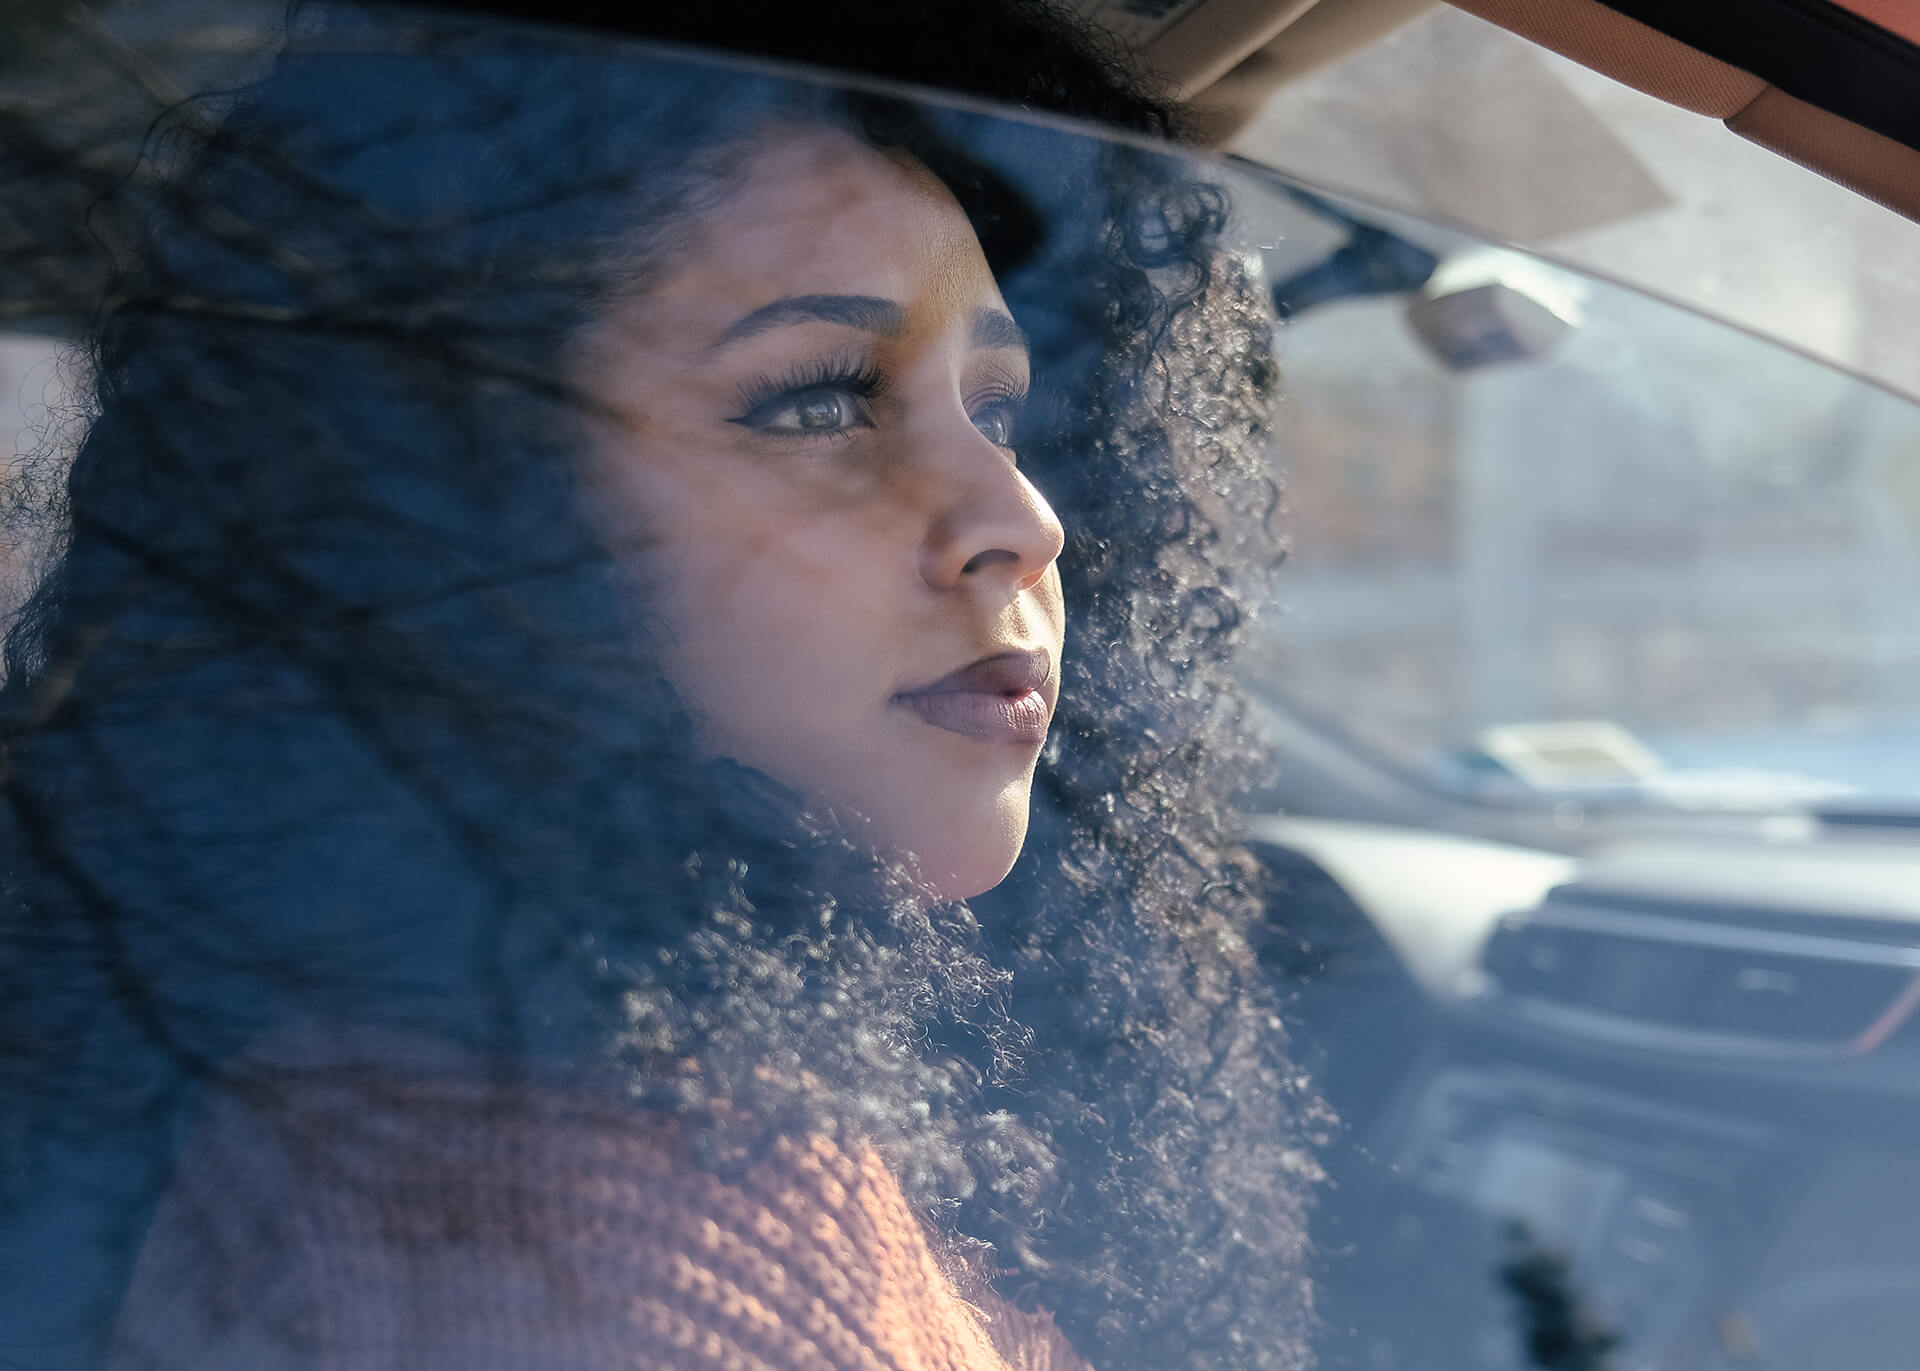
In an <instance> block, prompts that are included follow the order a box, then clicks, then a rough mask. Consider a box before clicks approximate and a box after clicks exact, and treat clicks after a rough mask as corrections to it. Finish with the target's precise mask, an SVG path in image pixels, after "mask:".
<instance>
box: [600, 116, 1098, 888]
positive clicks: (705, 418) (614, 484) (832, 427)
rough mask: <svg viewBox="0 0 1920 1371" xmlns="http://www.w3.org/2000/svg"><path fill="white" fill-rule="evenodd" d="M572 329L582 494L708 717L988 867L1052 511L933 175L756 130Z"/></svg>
mask: <svg viewBox="0 0 1920 1371" xmlns="http://www.w3.org/2000/svg"><path fill="white" fill-rule="evenodd" d="M582 356H583V361H582V363H581V379H582V380H583V381H584V383H585V384H586V385H587V386H588V387H589V388H590V389H591V391H592V392H593V393H594V394H595V395H596V396H597V397H598V398H599V399H600V400H601V401H603V402H604V403H606V404H607V405H608V406H610V408H611V410H612V412H613V413H615V414H617V415H618V416H619V420H618V422H612V421H608V422H605V423H603V424H601V425H600V427H599V429H598V431H597V433H596V437H595V441H594V445H593V450H592V454H591V457H590V460H589V464H588V466H589V478H590V481H589V483H590V486H591V488H592V490H593V493H594V497H595V499H596V505H597V508H596V511H595V513H596V516H597V517H598V518H599V519H600V520H601V521H602V523H603V526H604V527H605V528H606V530H607V532H608V534H609V536H610V537H611V538H612V539H613V540H614V543H615V546H616V547H619V548H621V549H622V550H623V555H625V556H627V557H629V559H630V562H631V564H632V567H633V569H634V571H635V572H636V573H637V575H638V583H639V585H640V586H641V588H642V589H641V593H642V594H644V596H645V598H646V602H647V604H648V607H649V609H650V611H652V612H653V613H654V614H656V615H657V616H658V617H659V619H660V620H661V621H663V623H664V626H665V629H666V638H667V642H666V647H665V651H666V654H667V670H668V674H669V676H670V678H671V679H672V681H673V683H674V685H675V687H676V688H677V689H678V690H679V692H680V693H681V695H682V696H683V697H684V698H685V699H686V701H687V702H688V704H689V705H690V706H691V707H692V708H693V709H694V710H695V712H696V713H697V714H698V715H699V716H700V718H701V719H702V721H703V726H704V728H705V730H706V734H707V737H706V741H707V744H708V745H709V746H710V747H711V748H712V749H713V750H714V751H715V752H716V753H718V754H720V755H725V756H730V757H733V758H735V759H737V760H739V761H742V762H744V763H747V764H748V765H751V766H755V767H758V768H760V769H761V770H763V771H765V772H767V773H769V774H770V775H772V776H773V777H774V778H775V779H777V780H780V781H782V782H784V783H785V784H787V785H789V786H792V787H793V788H795V789H796V790H799V791H802V792H804V793H805V794H807V795H808V796H810V797H811V798H812V799H814V800H815V801H816V802H819V803H824V804H826V805H828V806H831V807H832V808H833V809H834V810H835V812H836V813H837V814H839V816H840V817H841V818H842V819H843V820H844V821H846V822H848V823H849V825H850V826H852V827H856V828H860V829H862V830H863V831H865V832H866V833H867V834H868V835H869V837H870V838H871V840H872V841H873V842H874V843H875V844H876V845H878V846H880V847H882V848H886V849H891V850H899V851H906V852H911V853H912V854H913V855H914V857H915V858H916V859H917V861H918V863H919V866H920V869H921V872H922V874H923V875H924V876H925V877H926V879H927V880H928V881H930V882H931V883H932V884H933V885H934V887H935V888H936V889H938V890H939V891H940V892H941V893H943V894H945V895H947V896H950V897H954V898H959V897H964V896H967V895H973V894H978V893H979V892H981V891H983V890H986V889H989V888H990V887H992V886H993V885H995V884H997V883H998V882H999V881H1000V880H1001V879H1002V878H1003V877H1004V876H1005V875H1006V873H1007V871H1008V870H1009V868H1010V867H1011V866H1012V864H1013V861H1014V859H1015V858H1016V857H1017V856H1018V855H1019V852H1020V846H1021V844H1022V842H1023V841H1024V840H1025V837H1026V830H1027V807H1028V797H1029V792H1030V790H1031V787H1032V781H1033V770H1034V764H1035V762H1036V760H1037V759H1038V756H1039V752H1040V747H1041V744H1042V743H1043V741H1044V740H1045V736H1046V730H1047V724H1048V721H1049V720H1050V718H1051V716H1052V712H1053V705H1054V700H1055V696H1056V692H1057V689H1058V682H1059V678H1060V677H1059V673H1060V654H1061V648H1062V639H1063V633H1064V612H1063V608H1062V603H1061V591H1060V578H1059V574H1058V571H1057V570H1056V568H1055V565H1054V559H1055V558H1056V557H1057V556H1058V555H1059V552H1060V548H1061V542H1062V534H1061V529H1060V524H1059V521H1058V520H1057V519H1056V518H1055V517H1054V514H1053V511H1052V510H1051V509H1049V508H1048V506H1047V504H1046V501H1045V500H1043V499H1042V498H1041V496H1040V494H1039V492H1038V491H1036V490H1035V489H1034V488H1033V487H1032V485H1030V484H1029V483H1028V482H1027V480H1026V478H1025V477H1024V476H1023V475H1022V474H1021V472H1020V471H1019V469H1018V468H1017V466H1016V465H1015V458H1014V445H1015V442H1016V435H1015V434H1014V432H1013V421H1014V416H1015V414H1016V412H1017V410H1018V408H1019V402H1020V400H1021V399H1022V398H1023V397H1024V395H1025V393H1026V389H1027V384H1028V364H1027V353H1026V348H1025V345H1024V342H1023V340H1022V339H1021V336H1020V332H1019V330H1018V329H1017V328H1016V327H1015V326H1014V323H1013V321H1012V319H1011V318H1009V317H1008V316H1007V313H1006V306H1005V304H1004V302H1003V301H1002V300H1001V297H1000V292H999V289H998V287H997V286H996V285H995V283H994V279H993V275H992V273H991V272H990V271H989V270H988V267H987V263H986V259H985V257H984V256H983V255H982V253H981V250H980V245H979V243H978V242H977V241H976V239H975V238H974V235H973V233H972V230H971V229H970V227H969V226H968V224H967V220H966V216H965V215H964V214H963V213H962V212H961V210H960V207H959V206H958V205H957V204H956V203H955V202H954V200H953V198H952V196H951V195H950V194H949V193H948V192H947V190H946V189H945V187H944V186H942V185H941V184H940V183H939V182H938V181H937V180H935V179H934V178H933V177H932V176H931V175H930V174H929V173H928V172H926V171H925V170H924V169H923V168H920V167H918V166H917V165H910V164H906V163H903V162H901V161H898V160H895V159H892V158H889V157H887V156H886V155H884V154H882V153H880V152H878V151H875V150H874V149H873V148H871V147H869V146H867V145H866V144H864V143H862V142H859V141H857V140H856V139H854V138H852V137H850V136H848V135H844V134H839V133H834V132H828V131H824V130H822V131H812V132H803V133H787V134H781V135H776V136H774V137H772V138H770V139H769V140H768V141H767V142H766V143H765V144H764V145H763V146H762V147H761V148H759V149H758V150H757V151H756V152H755V153H754V155H753V156H752V157H751V158H750V160H749V161H748V164H747V166H746V168H745V169H744V170H743V172H742V173H741V174H740V177H739V188H738V189H737V190H736V191H735V192H734V193H733V194H732V195H731V196H730V197H729V200H728V203H727V204H726V206H724V207H723V208H721V209H719V210H716V211H714V212H713V213H712V214H711V215H710V216H709V217H708V218H707V219H705V220H704V221H703V222H702V225H701V231H700V232H699V234H698V235H697V237H696V238H695V239H694V242H693V245H692V246H691V247H690V248H689V249H688V250H686V251H685V252H683V253H681V254H679V255H678V256H677V257H676V258H675V259H674V266H673V269H672V270H671V272H670V274H668V275H667V276H666V277H665V278H664V279H662V280H661V281H660V282H658V283H657V285H655V286H654V287H653V288H651V289H650V290H648V291H647V293H646V294H645V296H644V297H643V298H641V299H638V300H635V301H633V302H632V303H630V304H628V305H625V306H622V307H620V308H618V309H616V310H614V311H613V312H612V313H611V315H610V316H609V317H608V318H606V319H605V320H603V321H602V323H601V325H600V326H599V327H598V328H597V329H596V330H594V332H593V333H592V335H591V336H590V338H589V339H588V341H587V345H586V347H585V349H584V351H583V354H582ZM627 549H634V550H633V551H631V552H627V551H626V550H627Z"/></svg>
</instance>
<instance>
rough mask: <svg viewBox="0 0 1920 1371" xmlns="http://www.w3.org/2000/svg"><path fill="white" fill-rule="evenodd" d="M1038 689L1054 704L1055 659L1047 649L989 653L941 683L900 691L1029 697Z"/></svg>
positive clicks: (908, 692)
mask: <svg viewBox="0 0 1920 1371" xmlns="http://www.w3.org/2000/svg"><path fill="white" fill-rule="evenodd" d="M1032 690H1037V691H1040V692H1041V693H1042V694H1043V695H1045V696H1046V699H1047V704H1048V706H1049V707H1051V706H1052V704H1053V697H1054V684H1053V657H1052V655H1051V654H1050V653H1048V651H1047V650H1046V649H1045V648H1043V647H1036V648H1012V649H1008V650H1006V651H1002V652H993V653H989V654H988V655H987V656H985V657H982V658H980V659H979V660H978V661H974V662H969V663H968V664H967V665H966V666H963V667H961V668H960V669H959V670H958V671H949V672H948V673H947V674H946V675H944V676H942V677H941V678H940V679H939V680H937V681H929V682H927V683H926V684H925V685H918V686H914V687H913V688H912V689H910V690H903V691H901V692H899V693H900V694H902V695H947V694H955V693H958V692H961V691H976V692H979V693H981V694H985V695H1025V694H1026V693H1027V692H1028V691H1032Z"/></svg>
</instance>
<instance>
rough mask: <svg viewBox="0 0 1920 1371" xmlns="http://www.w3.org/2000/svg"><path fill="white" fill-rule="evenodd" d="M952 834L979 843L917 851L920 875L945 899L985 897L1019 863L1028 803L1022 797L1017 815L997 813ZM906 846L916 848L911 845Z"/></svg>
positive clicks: (946, 844) (940, 845)
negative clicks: (973, 838)
mask: <svg viewBox="0 0 1920 1371" xmlns="http://www.w3.org/2000/svg"><path fill="white" fill-rule="evenodd" d="M953 831H955V832H963V833H967V834H969V835H970V836H975V837H977V838H978V839H979V840H980V841H977V842H972V843H968V844H966V845H964V846H961V845H957V844H954V843H952V842H951V841H948V842H935V843H928V844H925V845H924V846H921V847H919V848H917V849H914V850H915V851H916V852H917V853H918V862H919V866H920V874H921V876H922V877H923V878H924V879H925V880H926V882H927V884H929V885H930V886H932V887H933V889H934V890H935V891H936V892H938V893H939V895H940V896H941V897H942V898H943V899H948V900H970V899H972V898H973V897H974V896H975V895H984V894H986V893H987V892H988V891H989V890H992V889H993V888H994V887H995V886H997V885H999V884H1000V882H1002V881H1004V880H1006V878H1007V873H1008V872H1009V871H1012V870H1013V864H1014V863H1015V862H1016V861H1018V860H1019V859H1020V849H1021V848H1022V847H1023V846H1025V844H1026V839H1027V806H1026V803H1025V799H1024V797H1022V803H1021V805H1020V807H1019V812H1018V813H1017V814H1013V813H1004V812H1003V813H997V814H994V815H993V816H991V817H988V818H982V819H980V820H977V821H975V822H973V823H970V824H956V825H955V826H954V830H953ZM905 846H907V847H909V848H910V849H911V848H913V844H912V843H908V844H905Z"/></svg>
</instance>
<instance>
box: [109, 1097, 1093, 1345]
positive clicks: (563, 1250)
mask: <svg viewBox="0 0 1920 1371" xmlns="http://www.w3.org/2000/svg"><path fill="white" fill-rule="evenodd" d="M1012 1326H1013V1325H1012V1324H1009V1323H999V1322H998V1321H997V1320H996V1319H995V1316H994V1315H993V1314H992V1313H990V1312H987V1311H985V1310H983V1308H982V1306H981V1304H980V1302H979V1301H978V1300H974V1301H968V1300H963V1299H962V1298H961V1297H960V1295H959V1293H958V1292H957V1291H956V1289H955V1287H954V1285H953V1283H952V1282H951V1281H950V1280H949V1279H948V1278H947V1276H946V1275H945V1274H944V1273H943V1272H942V1270H941V1269H940V1267H939V1265H938V1263H937V1262H936V1261H935V1259H934V1256H933V1252H932V1249H931V1247H930V1245H929V1243H928V1241H927V1238H926V1236H925V1234H924V1232H923V1230H922V1229H921V1228H920V1226H919V1224H918V1222H917V1221H916V1219H915V1217H914V1215H913V1213H912V1211H911V1210H910V1209H909V1207H908V1205H907V1202H906V1200H905V1198H904V1196H903V1195H902V1193H901V1190H900V1187H899V1185H898V1184H897V1183H896V1182H895V1181H894V1179H893V1177H892V1176H891V1174H890V1173H889V1172H888V1170H887V1168H886V1166H885V1164H884V1163H883V1162H882V1161H881V1160H880V1158H879V1157H878V1155H877V1154H875V1153H874V1152H873V1151H872V1149H870V1148H864V1147H858V1146H853V1147H845V1146H842V1145H840V1144H838V1143H836V1142H834V1141H833V1140H831V1139H828V1138H825V1137H819V1136H800V1137H783V1138H779V1139H777V1140H775V1142H774V1143H773V1145H772V1146H771V1147H770V1148H768V1149H767V1150H766V1152H765V1154H764V1155H762V1156H760V1157H758V1158H756V1159H754V1160H752V1161H751V1162H749V1163H747V1164H745V1165H742V1166H739V1167H736V1168H732V1169H730V1170H729V1171H728V1172H727V1173H726V1174H724V1175H722V1174H717V1173H716V1172H714V1171H711V1170H708V1169H704V1168H702V1167H701V1166H699V1165H698V1164H696V1162H695V1159H694V1150H693V1138H692V1134H691V1130H690V1128H689V1127H688V1126H687V1125H686V1124H685V1123H683V1122H682V1121H680V1120H678V1119H676V1118H673V1117H671V1116H667V1115H663V1114H659V1113H654V1112H648V1111H643V1110H638V1109H635V1108H633V1107H631V1106H629V1105H627V1104H626V1103H625V1102H623V1101H620V1100H617V1099H609V1098H602V1097H594V1096H590V1095H586V1094H583V1093H578V1092H571V1091H560V1090H553V1089H541V1088H536V1087H532V1086H529V1085H525V1084H510V1085H509V1084H499V1083H491V1082H487V1081H485V1080H482V1079H478V1078H475V1077H473V1076H472V1075H469V1074H455V1073H448V1072H445V1071H427V1070H420V1069H409V1070H406V1071H398V1070H393V1069H390V1068H382V1069H374V1068H369V1067H366V1066H363V1065H356V1066H352V1067H321V1066H310V1065H305V1066H298V1067H296V1066H292V1065H285V1066H282V1067H280V1068H279V1069H275V1070H270V1071H255V1072H251V1073H249V1074H248V1075H247V1076H246V1077H245V1078H244V1079H240V1080H237V1081H236V1082H234V1083H233V1084H231V1085H230V1086H228V1087H226V1088H223V1089H222V1090H221V1091H220V1092H219V1093H218V1096H217V1098H216V1099H215V1100H214V1101H213V1102H212V1103H210V1105H209V1106H208V1108H207V1109H206V1111H205V1115H204V1118H203V1120H202V1122H201V1123H200V1125H199V1126H198V1127H197V1128H196V1129H195V1130H194V1132H193V1134H192V1136H191V1137H190V1139H189V1142H188V1144H187V1147H186V1149H185V1151H184V1153H183V1155H182V1159H181V1162H180V1164H179V1167H178V1170H177V1173H176V1175H175V1178H174V1180H173V1182H172V1184H171V1185H170V1187H169V1190H168V1193H167V1194H166V1196H165V1197H164V1198H163V1201H162V1204H161V1207H160V1211H159V1213H158V1215H157V1217H156V1220H155V1222H154V1225H153V1228H152V1231H151V1233H150V1235H149V1237H148V1240H147V1243H146V1246H145V1248H144V1250H143V1252H142V1254H141V1257H140V1260H139V1262H138V1264H137V1267H136V1272H135V1277H134V1281H133V1285H132V1289H131V1290H130V1293H129V1295H128V1298H127V1301H126V1304H125V1307H124V1309H123V1312H122V1316H121V1319H120V1324H119V1328H118V1332H117V1334H116V1339H115V1352H114V1357H113V1362H112V1364H113V1367H114V1371H134V1368H141V1369H142V1371H172V1369H173V1368H185V1367H188V1366H192V1367H194V1368H196V1371H224V1368H229V1367H231V1368H235V1371H237V1368H239V1367H241V1366H246V1367H248V1368H254V1367H288V1368H292V1367H299V1368H314V1371H347V1368H352V1369H353V1371H360V1368H368V1371H371V1369H372V1368H375V1367H378V1368H383V1371H384V1368H387V1367H400V1366H409V1367H411V1366H418V1365H448V1366H453V1365H458V1366H461V1367H463V1368H467V1367H471V1368H476V1369H478V1368H492V1367H498V1368H502V1371H505V1368H508V1367H512V1368H515V1369H516V1371H519V1369H521V1368H526V1367H530V1366H542V1367H565V1368H570V1369H571V1368H578V1369H579V1371H598V1368H601V1367H606V1368H612V1367H615V1366H620V1367H628V1368H654V1367H657V1368H666V1367H669V1366H671V1367H673V1368H676V1371H696V1368H712V1369H713V1371H721V1369H722V1368H724V1369H725V1371H789V1368H791V1371H801V1369H802V1368H806V1371H815V1369H818V1371H855V1368H858V1369H859V1371H869V1369H871V1371H882V1369H883V1368H884V1369H888V1371H890V1369H891V1368H898V1367H902V1366H915V1367H921V1368H925V1371H1005V1369H1006V1367H1007V1365H1008V1360H1009V1359H1006V1358H1004V1357H1003V1354H1002V1352H1001V1351H998V1350H996V1347H995V1344H996V1342H999V1341H1000V1340H1001V1337H1003V1336H1004V1335H1005V1334H1006V1333H1007V1332H1008V1331H1009V1330H1010V1329H1011V1328H1012ZM996 1334H997V1335H1001V1336H995V1335H996ZM1014 1360H1015V1361H1016V1364H1018V1363H1020V1362H1024V1361H1026V1360H1027V1359H1025V1358H1018V1359H1014ZM1042 1365H1044V1363H1043V1364H1042ZM1051 1365H1053V1366H1054V1367H1055V1368H1058V1367H1059V1366H1060V1363H1058V1362H1054V1363H1051ZM1022 1371H1024V1367H1023V1368H1022ZM1036 1371H1038V1368H1036Z"/></svg>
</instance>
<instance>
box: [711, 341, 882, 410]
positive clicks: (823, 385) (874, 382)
mask: <svg viewBox="0 0 1920 1371" xmlns="http://www.w3.org/2000/svg"><path fill="white" fill-rule="evenodd" d="M886 390H887V377H886V373H885V372H883V371H881V370H880V368H879V367H878V366H876V365H875V364H874V363H873V362H871V361H861V360H858V359H855V358H844V357H842V358H821V359H818V360H815V361H811V362H804V363H801V364H800V365H799V366H796V367H793V368H792V369H790V370H788V371H785V372H782V373H780V374H779V375H777V376H761V377H757V378H755V379H754V380H751V381H749V382H747V384H746V385H744V386H742V387H741V388H740V411H741V412H740V414H739V416H738V417H737V418H734V419H732V420H730V421H729V422H731V423H735V424H741V425H743V426H745V427H747V428H757V427H760V426H761V425H762V424H764V422H765V421H766V419H767V417H768V416H769V414H770V413H771V412H772V411H773V410H775V409H776V408H777V407H779V406H784V405H790V404H793V403H794V402H795V401H797V400H800V399H803V398H805V397H806V396H807V395H808V394H809V393H811V392H814V391H828V392H832V391H839V392H842V393H844V394H847V395H852V396H854V397H856V398H857V399H858V400H859V401H860V402H861V405H862V406H863V407H864V406H866V405H869V404H871V403H872V402H873V401H875V400H877V399H879V398H880V397H881V396H882V395H884V394H886Z"/></svg>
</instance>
